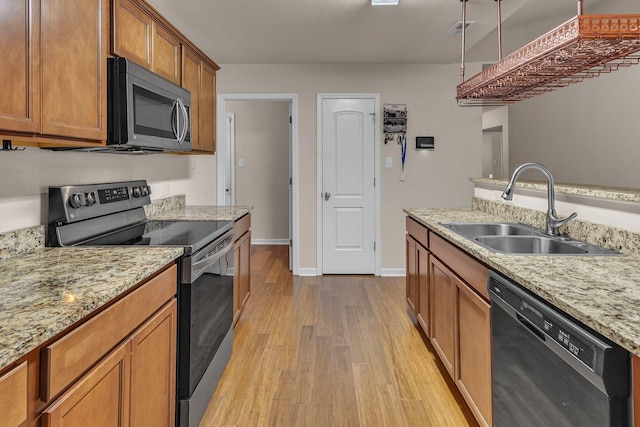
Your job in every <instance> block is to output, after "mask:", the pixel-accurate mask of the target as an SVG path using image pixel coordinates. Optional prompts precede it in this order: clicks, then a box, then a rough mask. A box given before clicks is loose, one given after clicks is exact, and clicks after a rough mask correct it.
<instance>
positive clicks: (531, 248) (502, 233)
mask: <svg viewBox="0 0 640 427" xmlns="http://www.w3.org/2000/svg"><path fill="white" fill-rule="evenodd" d="M441 225H443V226H445V227H447V228H448V229H450V230H451V231H454V232H456V233H458V234H460V235H462V236H464V237H466V238H467V239H470V240H472V241H473V242H475V243H477V244H479V245H480V246H482V247H484V248H486V249H489V250H490V251H493V252H496V253H501V254H507V255H623V254H621V253H620V252H617V251H614V250H612V249H607V248H603V247H601V246H598V245H593V244H591V243H587V242H583V241H580V240H575V239H571V238H568V237H561V236H550V235H548V234H545V233H544V232H543V231H542V230H540V229H538V228H535V227H531V226H529V225H525V224H519V223H492V222H449V223H441Z"/></svg>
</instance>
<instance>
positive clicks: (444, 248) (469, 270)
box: [429, 231, 489, 300]
mask: <svg viewBox="0 0 640 427" xmlns="http://www.w3.org/2000/svg"><path fill="white" fill-rule="evenodd" d="M429 243H430V246H429V249H430V251H431V253H432V254H433V255H434V256H436V257H437V258H438V259H440V261H442V262H444V263H445V264H447V265H448V266H449V268H451V270H453V271H455V272H456V274H457V275H458V276H460V277H461V278H462V280H464V281H465V282H467V283H468V284H469V285H470V286H471V287H472V288H473V289H475V290H476V291H477V292H478V293H479V294H480V295H482V296H483V297H484V298H485V299H487V300H489V291H488V290H487V275H488V270H487V268H486V267H485V266H484V265H482V264H480V262H478V261H477V260H476V259H475V258H472V257H471V256H469V255H467V254H466V253H464V252H463V251H461V250H460V249H458V248H456V247H455V246H454V245H452V244H451V243H449V242H447V241H446V240H445V239H443V238H442V237H440V236H438V235H437V234H435V233H434V232H431V231H430V232H429Z"/></svg>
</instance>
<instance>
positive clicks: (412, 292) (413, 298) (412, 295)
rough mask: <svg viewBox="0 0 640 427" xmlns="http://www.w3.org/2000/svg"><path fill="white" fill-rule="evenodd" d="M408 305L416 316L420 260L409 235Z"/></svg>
mask: <svg viewBox="0 0 640 427" xmlns="http://www.w3.org/2000/svg"><path fill="white" fill-rule="evenodd" d="M406 241H407V244H406V252H407V285H406V286H407V304H409V307H410V308H411V311H413V313H414V314H416V313H417V312H418V259H417V257H416V255H417V252H416V245H417V243H416V241H415V240H414V239H413V237H411V236H410V235H408V234H407V236H406Z"/></svg>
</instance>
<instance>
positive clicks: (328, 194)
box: [324, 192, 331, 202]
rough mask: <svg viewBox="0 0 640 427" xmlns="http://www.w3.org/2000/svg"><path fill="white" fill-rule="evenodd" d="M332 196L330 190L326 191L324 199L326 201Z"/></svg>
mask: <svg viewBox="0 0 640 427" xmlns="http://www.w3.org/2000/svg"><path fill="white" fill-rule="evenodd" d="M330 197H331V193H329V192H325V193H324V201H325V202H326V201H327V200H329V198H330Z"/></svg>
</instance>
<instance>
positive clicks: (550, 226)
mask: <svg viewBox="0 0 640 427" xmlns="http://www.w3.org/2000/svg"><path fill="white" fill-rule="evenodd" d="M527 169H537V170H539V171H540V172H542V173H543V174H544V176H545V178H547V203H548V208H547V221H546V224H545V226H546V231H547V234H550V235H552V236H557V235H558V228H559V227H562V226H563V225H565V224H566V223H567V222H569V221H571V220H572V219H573V218H575V217H576V216H578V214H577V213H575V212H574V213H572V214H571V215H569V216H568V217H566V218H564V219H560V218H558V214H557V213H556V197H555V192H554V188H553V187H554V182H553V176H551V172H549V169H547V168H545V167H544V166H542V165H541V164H540V163H524V164H522V165H520V166H518V167H517V168H516V170H515V171H513V175H511V179H510V180H509V184H507V188H505V189H504V191H503V192H502V195H501V197H502V198H503V199H505V200H512V199H513V186H514V185H515V183H516V180H517V179H518V176H520V174H521V173H522V172H523V171H524V170H527Z"/></svg>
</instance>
